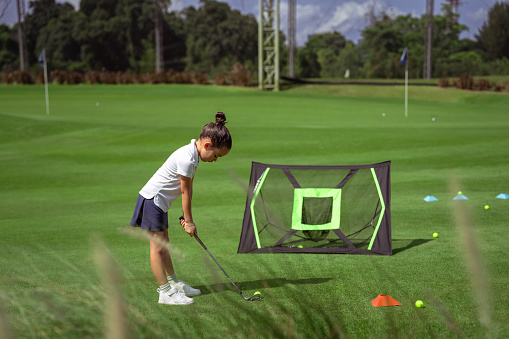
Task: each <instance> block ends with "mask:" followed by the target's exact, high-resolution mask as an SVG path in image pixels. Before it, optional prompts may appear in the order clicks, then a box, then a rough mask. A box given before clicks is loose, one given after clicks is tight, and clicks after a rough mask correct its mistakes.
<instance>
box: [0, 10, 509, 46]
mask: <svg viewBox="0 0 509 339" xmlns="http://www.w3.org/2000/svg"><path fill="white" fill-rule="evenodd" d="M21 1H25V2H26V5H25V8H26V10H27V11H28V0H21ZM57 1H58V2H64V1H63V0H57ZM497 1H500V0H461V1H460V6H459V13H460V19H459V22H460V23H461V24H463V25H466V26H467V27H468V28H469V30H468V31H467V32H464V33H462V35H461V36H460V37H461V38H469V39H472V40H475V34H477V33H478V31H479V29H480V28H481V26H482V24H483V23H484V22H485V21H486V19H487V17H488V10H489V9H490V8H491V7H492V6H493V5H494V4H495V3H496V2H497ZM67 2H70V3H71V4H73V5H74V6H75V7H76V8H77V6H78V4H79V0H67ZM221 2H226V3H228V4H229V5H230V7H231V8H234V9H237V10H239V11H240V12H241V13H243V14H253V15H255V17H256V18H258V11H259V10H258V0H222V1H221ZM446 2H447V1H446V0H435V5H434V9H435V14H440V9H441V7H442V4H443V3H446ZM7 3H9V6H8V7H7V10H6V11H5V14H4V16H3V17H2V18H1V19H0V23H3V24H7V25H9V26H12V25H13V24H14V23H15V22H16V21H17V10H16V0H0V11H1V10H2V9H3V8H4V5H5V4H7ZM199 4H200V1H199V0H172V5H171V8H170V10H177V11H178V10H181V9H183V8H185V7H188V6H194V7H199ZM296 4H297V24H296V25H297V45H299V46H303V45H304V44H305V42H306V41H307V38H308V36H309V35H311V34H315V33H324V32H332V31H338V32H340V33H341V34H343V35H344V36H345V37H346V38H347V39H348V40H352V41H354V42H356V43H357V42H358V41H359V39H360V38H361V33H360V32H361V30H362V29H363V28H364V27H365V26H366V25H367V23H368V22H367V18H366V13H367V11H368V9H369V8H370V7H371V6H373V5H374V6H375V8H376V9H377V11H380V10H382V9H383V10H385V11H386V12H388V13H390V14H391V15H395V16H398V15H407V14H410V15H412V16H415V17H420V16H421V15H422V14H424V12H425V11H426V0H296ZM279 12H280V30H282V31H283V32H284V33H285V34H287V32H288V21H287V20H288V1H285V0H280V9H279ZM0 15H1V12H0Z"/></svg>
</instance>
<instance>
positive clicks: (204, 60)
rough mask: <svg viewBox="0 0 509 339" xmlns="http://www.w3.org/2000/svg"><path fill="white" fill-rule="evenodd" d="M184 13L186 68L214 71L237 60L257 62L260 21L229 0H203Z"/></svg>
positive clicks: (243, 62)
mask: <svg viewBox="0 0 509 339" xmlns="http://www.w3.org/2000/svg"><path fill="white" fill-rule="evenodd" d="M200 4H201V6H200V7H199V8H198V9H195V8H194V7H188V8H186V9H185V10H184V11H183V12H182V15H184V17H185V27H186V32H187V36H186V64H187V66H186V69H187V70H189V71H199V72H206V73H213V72H215V70H216V69H217V68H220V67H223V68H228V67H230V66H231V65H233V64H234V63H241V64H245V63H250V64H252V65H255V64H256V58H257V56H258V50H257V41H258V40H257V37H258V23H257V22H256V19H255V18H254V16H252V15H242V14H241V13H240V12H239V11H237V10H232V9H231V8H230V6H229V5H228V4H227V3H224V2H218V1H213V0H201V1H200Z"/></svg>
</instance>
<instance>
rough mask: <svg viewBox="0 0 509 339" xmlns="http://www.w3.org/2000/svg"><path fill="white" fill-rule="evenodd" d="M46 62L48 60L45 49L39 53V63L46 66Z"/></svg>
mask: <svg viewBox="0 0 509 339" xmlns="http://www.w3.org/2000/svg"><path fill="white" fill-rule="evenodd" d="M45 62H46V50H45V49H43V50H42V52H41V55H39V63H40V64H41V67H44V63H45Z"/></svg>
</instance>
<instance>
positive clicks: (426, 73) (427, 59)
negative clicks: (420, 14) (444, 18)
mask: <svg viewBox="0 0 509 339" xmlns="http://www.w3.org/2000/svg"><path fill="white" fill-rule="evenodd" d="M433 5H434V1H433V0H426V31H425V33H424V34H425V35H424V65H423V73H422V75H423V78H424V79H431V65H432V63H431V50H432V42H433Z"/></svg>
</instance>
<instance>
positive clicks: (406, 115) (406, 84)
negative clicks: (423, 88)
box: [405, 61, 408, 118]
mask: <svg viewBox="0 0 509 339" xmlns="http://www.w3.org/2000/svg"><path fill="white" fill-rule="evenodd" d="M407 117H408V61H407V62H406V63H405V118H407Z"/></svg>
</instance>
